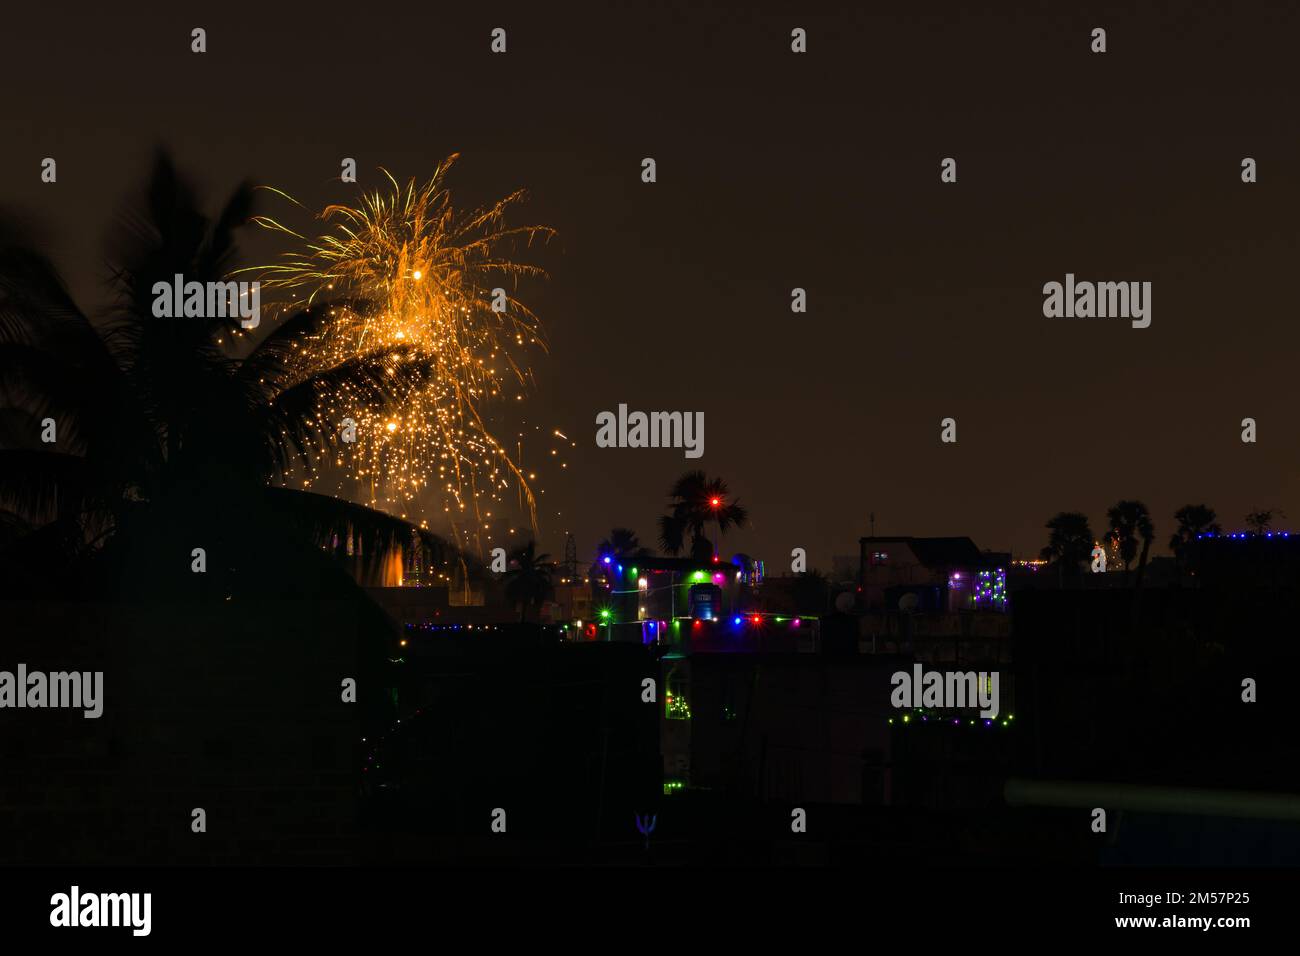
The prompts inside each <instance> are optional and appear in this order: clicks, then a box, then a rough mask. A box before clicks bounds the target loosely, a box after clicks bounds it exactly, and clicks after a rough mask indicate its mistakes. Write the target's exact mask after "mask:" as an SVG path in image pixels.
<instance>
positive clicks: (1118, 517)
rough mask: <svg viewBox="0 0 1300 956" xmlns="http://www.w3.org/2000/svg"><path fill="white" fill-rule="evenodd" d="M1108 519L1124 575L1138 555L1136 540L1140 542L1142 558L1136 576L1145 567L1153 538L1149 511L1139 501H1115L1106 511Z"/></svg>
mask: <svg viewBox="0 0 1300 956" xmlns="http://www.w3.org/2000/svg"><path fill="white" fill-rule="evenodd" d="M1106 518H1107V520H1108V521H1110V529H1111V534H1112V535H1114V537H1115V538H1116V540H1118V541H1119V556H1120V560H1121V561H1123V562H1124V576H1125V579H1127V578H1128V572H1129V567H1130V566H1131V565H1132V564H1133V559H1134V558H1136V557H1137V556H1138V542H1139V541H1140V542H1141V544H1142V560H1141V561H1140V562H1139V564H1138V576H1139V577H1141V575H1142V571H1143V570H1144V569H1145V568H1146V563H1147V555H1148V554H1149V553H1150V550H1151V542H1152V541H1153V540H1154V539H1155V535H1156V532H1155V527H1154V526H1153V525H1152V523H1151V513H1150V512H1149V511H1148V510H1147V506H1146V505H1144V504H1143V503H1142V502H1140V501H1117V502H1116V503H1115V504H1114V505H1113V506H1112V507H1111V508H1110V510H1108V511H1107V512H1106Z"/></svg>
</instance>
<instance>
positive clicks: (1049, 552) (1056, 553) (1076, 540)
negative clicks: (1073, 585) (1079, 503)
mask: <svg viewBox="0 0 1300 956" xmlns="http://www.w3.org/2000/svg"><path fill="white" fill-rule="evenodd" d="M1047 530H1048V531H1049V532H1050V534H1049V536H1048V539H1047V545H1046V547H1044V548H1043V550H1042V552H1041V553H1040V554H1041V557H1042V558H1043V560H1045V561H1055V562H1056V567H1057V574H1058V576H1059V577H1060V578H1061V580H1062V583H1064V578H1065V576H1066V575H1067V574H1068V575H1069V576H1070V577H1074V576H1075V575H1077V574H1078V573H1079V568H1080V566H1081V565H1082V564H1084V563H1085V562H1086V561H1088V560H1089V558H1090V557H1091V556H1092V543H1093V538H1092V529H1091V528H1090V527H1088V516H1087V515H1084V514H1081V513H1080V512H1077V511H1062V512H1060V513H1058V514H1057V515H1056V516H1055V517H1054V518H1052V519H1051V520H1050V521H1048V522H1047Z"/></svg>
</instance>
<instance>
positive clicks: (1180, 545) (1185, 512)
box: [1169, 505, 1223, 568]
mask: <svg viewBox="0 0 1300 956" xmlns="http://www.w3.org/2000/svg"><path fill="white" fill-rule="evenodd" d="M1217 518H1218V515H1216V514H1215V513H1214V509H1213V508H1210V507H1207V506H1206V505H1183V506H1182V507H1181V508H1179V509H1178V510H1177V511H1175V512H1174V520H1175V521H1177V522H1178V530H1177V531H1175V532H1174V533H1173V535H1172V536H1170V538H1169V550H1170V551H1172V552H1173V553H1174V559H1175V560H1176V561H1177V562H1178V566H1179V567H1180V568H1185V567H1186V565H1187V556H1188V546H1189V545H1190V544H1191V543H1192V542H1193V541H1195V540H1196V539H1197V538H1198V537H1199V536H1200V535H1203V534H1221V533H1222V532H1223V528H1221V527H1220V526H1219V522H1218V520H1217Z"/></svg>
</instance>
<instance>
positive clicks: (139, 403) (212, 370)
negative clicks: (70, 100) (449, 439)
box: [0, 151, 458, 596]
mask: <svg viewBox="0 0 1300 956" xmlns="http://www.w3.org/2000/svg"><path fill="white" fill-rule="evenodd" d="M252 196H253V191H252V187H251V186H250V185H249V184H243V185H241V186H239V187H238V188H237V189H236V190H235V192H234V193H233V195H231V196H230V197H229V199H227V201H226V202H225V203H224V204H223V205H222V207H221V209H220V211H219V212H218V214H217V215H216V217H215V218H212V219H209V218H208V217H207V216H205V215H204V214H203V213H202V212H201V211H200V208H199V201H198V198H197V194H196V192H195V190H194V189H193V187H191V186H190V185H189V184H188V183H187V182H186V181H185V180H184V179H183V178H182V177H181V176H180V175H179V173H178V172H177V170H176V168H175V166H174V165H173V163H172V161H171V159H170V158H169V156H168V155H167V154H166V153H165V152H163V151H159V152H158V154H157V156H156V158H155V161H154V163H153V168H152V171H151V174H150V176H149V179H148V182H147V185H146V188H145V191H144V196H143V202H142V203H140V204H139V205H138V208H130V209H128V210H127V211H126V212H125V213H124V214H123V215H122V216H121V218H120V221H119V223H118V225H117V229H116V233H115V235H114V236H113V241H112V243H111V244H110V248H112V249H113V250H114V253H113V259H112V261H111V262H110V268H111V289H112V291H113V293H114V303H113V306H112V308H111V310H110V312H109V313H108V315H107V317H106V318H105V319H104V320H102V321H99V322H94V321H92V320H91V319H90V318H89V317H88V316H87V314H86V313H85V312H84V311H83V310H81V309H80V308H79V307H78V305H77V304H76V302H75V301H74V300H73V299H72V297H71V295H70V294H69V293H68V291H67V289H66V287H65V285H64V282H63V280H62V278H61V277H60V275H59V273H58V270H57V269H56V268H55V266H54V265H53V263H51V262H50V261H49V260H48V259H47V258H46V257H44V256H42V255H41V254H39V253H38V252H36V251H34V249H33V244H32V243H31V242H30V240H29V239H28V237H26V236H24V235H23V234H22V233H21V231H20V230H18V229H17V228H16V227H13V226H0V406H2V407H3V409H2V412H0V421H3V423H4V427H3V428H0V445H2V447H0V506H3V507H4V508H5V509H7V510H8V511H9V512H10V513H11V514H13V515H15V516H17V517H18V518H21V519H23V520H25V521H26V522H28V523H29V524H30V526H31V527H32V528H33V529H34V530H32V531H30V532H29V533H27V534H24V535H22V536H21V537H20V538H18V539H17V540H14V541H12V543H11V547H10V548H9V549H7V551H8V557H9V559H10V560H9V562H4V561H3V560H2V559H0V563H4V564H5V565H6V567H13V566H21V565H23V564H24V563H25V561H24V555H28V554H30V553H32V552H33V550H39V549H41V548H47V549H49V547H50V545H51V544H52V542H55V541H57V542H58V547H54V548H53V549H52V550H53V551H55V552H57V551H62V552H63V554H64V557H65V558H71V559H74V560H75V559H78V558H81V559H93V558H94V557H95V556H96V555H98V554H99V551H100V550H101V546H104V545H108V544H111V545H113V547H115V548H116V549H117V550H118V554H117V556H118V557H122V556H124V555H134V556H136V557H141V558H144V559H154V560H153V561H151V563H156V564H157V565H158V568H159V569H163V568H166V569H169V570H170V572H174V571H175V570H176V569H177V568H182V570H183V571H184V572H187V573H184V574H175V573H164V572H162V571H161V570H160V573H163V578H162V579H155V580H153V581H152V582H151V583H150V586H152V587H154V588H155V589H156V588H158V587H159V586H162V584H163V582H164V580H165V579H168V578H170V579H172V581H173V583H177V582H179V581H186V582H190V583H193V580H194V578H195V577H201V576H193V575H189V574H188V572H189V571H190V568H189V567H188V560H189V558H188V555H189V553H190V545H192V544H194V543H196V542H202V543H204V544H207V545H209V547H210V548H211V547H215V548H216V551H217V552H218V553H217V554H215V555H214V558H219V562H218V563H219V567H218V568H214V569H213V571H214V572H215V573H214V574H212V575H209V576H206V577H207V578H208V580H209V582H210V583H212V585H213V588H214V589H219V590H220V591H222V592H224V593H225V594H226V595H227V596H228V595H229V593H230V590H231V588H232V587H233V586H234V583H235V581H236V580H237V579H238V580H242V581H243V583H245V584H249V585H252V584H253V582H252V580H251V577H252V576H253V575H254V572H253V571H252V570H251V569H252V568H253V567H254V566H257V567H258V568H259V570H258V571H257V572H256V574H258V575H265V574H267V573H269V571H270V567H271V566H272V565H273V564H274V561H273V560H272V555H273V553H274V550H275V549H276V548H280V547H284V546H285V542H286V541H293V542H296V545H306V546H307V549H308V550H309V551H314V552H316V554H317V556H318V557H319V553H320V551H321V550H322V549H325V550H330V549H334V548H338V547H340V538H339V536H340V534H342V535H343V537H344V539H345V540H350V541H352V542H353V543H354V545H356V546H357V548H358V549H359V550H360V551H361V552H363V553H365V554H367V555H369V556H372V557H377V556H378V555H379V553H380V552H382V551H383V550H385V549H387V548H391V547H392V546H394V545H395V544H396V543H398V542H401V543H403V544H405V543H407V542H409V541H410V540H411V539H412V536H414V537H415V539H416V541H418V542H419V543H420V544H421V545H422V546H423V547H426V548H428V549H429V551H430V558H431V560H432V561H433V562H435V563H438V562H445V561H447V560H449V559H450V558H452V557H456V556H458V555H457V554H456V552H455V551H454V549H452V548H451V547H450V546H449V545H447V544H445V543H444V542H442V541H441V539H438V538H437V537H435V536H434V535H432V534H430V533H428V532H427V531H425V530H423V529H416V528H414V527H413V526H412V525H410V524H409V523H408V522H405V521H402V520H399V519H396V518H393V517H390V516H388V515H385V514H382V513H381V512H377V511H373V510H371V509H369V508H364V507H362V506H359V505H355V504H353V503H351V502H348V501H344V500H341V499H337V498H332V497H328V496H324V495H318V494H315V493H313V492H310V491H308V490H305V489H291V488H286V487H273V486H272V484H271V483H273V482H275V481H277V480H282V479H283V477H284V475H285V473H286V470H287V469H288V468H289V467H290V466H291V465H294V464H310V463H311V462H312V461H313V460H314V459H315V458H316V457H317V456H322V455H325V454H328V453H329V451H330V450H331V449H330V446H331V445H332V444H333V442H334V440H335V437H334V436H335V432H336V429H338V425H339V423H335V422H323V421H321V420H320V419H319V417H318V415H317V411H316V409H317V397H318V395H319V393H320V391H321V390H323V389H332V388H337V387H339V386H341V385H343V384H347V385H348V386H349V387H351V388H355V389H357V390H358V394H359V395H362V396H365V397H366V398H368V399H372V400H374V401H376V402H377V403H380V404H382V403H383V402H385V401H391V400H392V397H393V396H394V395H395V394H396V391H395V387H396V386H397V385H398V384H400V383H402V382H408V381H410V378H407V376H421V375H429V374H432V370H430V369H419V368H417V367H414V366H418V365H419V363H399V362H397V361H396V358H397V356H396V355H395V354H394V355H391V356H389V355H384V356H380V357H378V358H377V359H369V360H364V361H355V360H349V361H342V362H340V363H339V364H337V365H335V366H334V367H331V368H325V369H318V370H316V371H314V372H311V373H301V372H295V371H294V368H295V367H296V366H295V365H294V364H293V363H290V362H287V361H286V358H287V356H288V355H289V354H290V353H291V352H292V350H293V349H294V347H295V344H296V342H297V340H298V339H299V337H301V336H304V335H310V334H312V333H313V332H314V331H316V330H319V329H320V328H321V326H322V325H323V324H324V323H325V322H327V321H329V310H330V304H329V303H318V304H317V305H315V306H313V307H309V308H304V309H301V310H299V311H297V312H296V313H293V314H290V315H288V316H286V318H285V319H284V321H283V322H281V323H280V324H279V325H278V327H277V328H276V329H275V330H274V331H272V332H270V334H267V335H265V337H264V338H263V339H262V340H261V341H260V342H258V343H256V344H255V345H254V344H253V343H252V339H251V336H250V335H249V334H248V332H246V331H245V330H243V329H241V328H240V326H239V317H238V316H233V317H225V318H222V317H217V316H212V317H205V318H158V317H155V315H154V313H153V302H154V298H155V296H154V292H153V287H154V284H155V282H166V283H168V284H170V283H171V282H172V280H173V277H174V276H175V275H176V274H180V275H183V276H184V278H185V280H186V281H187V282H189V281H197V282H200V283H206V282H215V281H222V280H224V279H225V278H226V276H228V275H229V273H230V269H231V266H232V264H233V261H234V256H235V242H234V233H235V230H236V229H237V228H238V227H239V226H241V225H243V224H244V223H245V222H247V221H248V219H249V217H250V215H251V213H252ZM241 351H242V352H243V353H244V354H243V357H234V356H235V355H237V354H238V353H239V352H241ZM396 351H398V350H394V352H396ZM50 419H52V420H53V422H54V425H55V435H56V440H55V441H54V442H43V441H38V440H37V438H36V436H38V435H40V434H41V433H42V424H41V423H42V422H47V421H48V420H50ZM9 527H10V528H12V527H13V523H12V522H10V523H9ZM273 541H274V543H272V542H273ZM257 549H260V551H261V553H260V555H259V557H258V558H257V559H256V560H254V559H253V558H252V552H253V551H254V550H257ZM178 554H183V555H184V556H185V560H184V561H183V562H182V561H178V560H177V555H178ZM241 563H242V564H243V565H244V570H243V573H242V577H241V575H240V574H238V573H236V571H237V569H238V566H239V565H240V564H241ZM182 566H183V567H182Z"/></svg>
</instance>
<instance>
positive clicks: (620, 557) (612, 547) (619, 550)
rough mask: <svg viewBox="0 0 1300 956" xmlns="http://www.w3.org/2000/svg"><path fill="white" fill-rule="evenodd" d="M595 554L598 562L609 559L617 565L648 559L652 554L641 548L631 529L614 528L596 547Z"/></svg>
mask: <svg viewBox="0 0 1300 956" xmlns="http://www.w3.org/2000/svg"><path fill="white" fill-rule="evenodd" d="M596 554H597V555H598V560H599V559H600V558H605V557H609V558H611V559H612V560H614V561H617V562H618V563H619V564H628V563H631V562H636V561H639V560H641V559H642V558H648V557H650V556H651V555H652V554H653V552H651V550H650V549H649V548H646V547H642V545H641V540H640V539H639V538H638V537H637V533H636V532H635V531H633V530H632V529H631V528H614V529H613V530H612V531H610V533H609V537H608V538H606V539H605V540H603V541H601V542H600V544H599V545H597V546H596Z"/></svg>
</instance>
